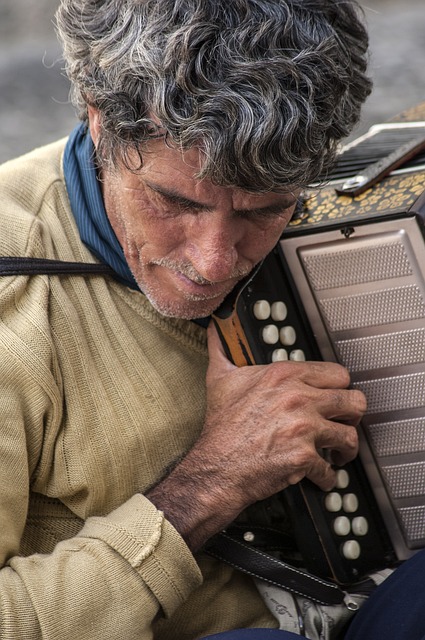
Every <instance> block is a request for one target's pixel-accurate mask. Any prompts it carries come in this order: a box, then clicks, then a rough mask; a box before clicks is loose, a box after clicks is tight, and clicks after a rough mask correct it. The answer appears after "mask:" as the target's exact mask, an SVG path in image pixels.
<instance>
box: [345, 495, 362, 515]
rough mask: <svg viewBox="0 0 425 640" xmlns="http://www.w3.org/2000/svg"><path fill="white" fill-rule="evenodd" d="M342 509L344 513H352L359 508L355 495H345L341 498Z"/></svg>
mask: <svg viewBox="0 0 425 640" xmlns="http://www.w3.org/2000/svg"><path fill="white" fill-rule="evenodd" d="M342 508H343V509H344V511H345V512H346V513H354V512H355V511H357V509H358V508H359V499H358V498H357V496H356V494H355V493H346V494H345V496H344V497H343V498H342Z"/></svg>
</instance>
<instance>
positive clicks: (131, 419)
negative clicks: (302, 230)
mask: <svg viewBox="0 0 425 640" xmlns="http://www.w3.org/2000/svg"><path fill="white" fill-rule="evenodd" d="M57 23H58V30H59V34H60V38H61V40H62V43H63V48H64V56H65V60H66V65H67V72H68V74H69V77H70V79H71V82H72V85H73V95H74V100H75V104H76V105H77V107H78V109H79V115H80V117H81V119H82V125H81V126H80V127H78V128H77V129H76V130H75V131H74V132H73V133H72V135H71V137H70V138H69V140H67V141H61V142H59V143H57V144H53V145H50V146H48V147H46V148H44V149H41V150H37V151H35V152H33V153H32V154H29V155H27V156H25V157H24V158H21V159H18V160H17V161H13V162H11V163H7V164H6V165H4V167H3V168H2V169H1V170H0V184H1V187H0V189H1V201H2V212H1V217H0V227H1V228H0V250H1V255H12V256H29V257H37V258H55V259H60V260H67V261H77V262H96V261H99V262H101V263H105V264H107V265H109V266H111V267H112V269H113V271H114V274H115V276H114V277H113V278H111V277H107V276H92V277H87V278H82V277H79V276H74V277H64V278H61V277H58V276H50V277H47V276H37V277H27V276H23V275H20V276H16V277H8V278H2V279H1V281H0V310H1V312H0V317H1V325H0V350H1V357H0V370H1V376H0V385H1V398H2V401H1V425H2V426H1V429H2V438H1V445H0V448H1V449H0V450H1V460H2V464H1V466H0V480H1V483H0V486H1V499H0V509H1V511H0V521H1V523H2V527H1V530H0V553H1V566H2V569H1V570H0V594H1V598H0V602H1V606H0V629H1V637H2V638H25V639H30V638H61V640H66V639H68V638H90V639H97V638H102V639H104V638H115V637H123V638H126V640H129V639H130V638H138V639H141V638H152V637H154V638H158V639H161V640H165V639H166V638H187V639H195V638H200V637H202V636H206V635H208V634H212V633H217V632H220V631H225V630H228V629H236V628H244V627H265V628H270V629H273V628H276V627H277V626H278V623H277V621H276V620H275V619H274V618H273V616H272V615H271V613H270V612H269V610H268V609H267V607H266V605H265V604H264V603H263V601H262V599H261V598H260V596H259V594H258V592H257V590H256V587H255V585H254V583H253V582H252V580H251V579H250V578H249V577H248V576H245V575H242V574H240V573H239V572H237V571H235V570H233V569H232V568H231V567H226V566H224V565H222V564H221V563H219V562H218V561H216V560H213V559H212V558H209V557H207V556H206V555H205V554H204V553H202V547H203V545H204V544H205V542H206V541H207V540H208V539H210V538H211V537H212V536H213V535H214V534H216V533H217V532H219V531H221V530H222V529H223V528H225V527H226V526H227V525H229V524H230V523H231V522H232V521H233V520H234V519H235V518H236V517H237V516H238V515H239V514H240V513H241V512H242V511H243V510H244V509H245V508H246V507H247V506H249V505H251V504H253V503H255V502H256V501H258V500H261V499H263V498H267V497H268V496H271V495H273V494H274V493H276V492H278V491H280V490H282V489H284V488H285V487H287V486H288V485H290V484H294V483H296V482H298V481H299V480H301V479H302V478H304V477H307V478H309V479H310V480H312V481H313V482H315V483H316V484H317V485H318V486H319V487H321V488H322V489H324V490H326V489H330V488H331V487H332V486H333V483H334V480H335V472H334V470H333V469H332V468H331V466H330V464H329V462H328V461H325V459H324V458H323V457H321V456H320V455H319V453H318V450H319V449H329V450H330V451H332V452H333V453H332V455H333V456H334V461H335V462H336V463H338V464H342V463H345V462H347V461H349V460H351V459H353V458H354V457H355V455H356V452H357V435H356V429H355V426H356V425H357V423H358V421H359V420H360V418H361V415H362V413H363V411H364V409H365V401H364V397H363V395H362V394H361V393H360V392H357V391H354V390H348V389H347V387H348V384H349V377H348V374H347V372H346V371H345V370H344V369H343V368H342V367H340V366H339V365H336V364H330V363H301V362H281V363H275V364H273V365H269V366H265V367H263V366H254V367H248V368H244V369H237V368H236V367H234V366H233V365H232V364H231V363H230V362H229V361H228V360H227V359H226V357H225V355H224V352H223V349H222V347H221V345H220V342H219V339H218V337H217V335H216V333H215V332H214V329H213V328H212V327H209V328H208V334H207V332H206V326H207V325H208V317H209V316H210V314H211V313H212V312H213V311H214V310H215V309H216V308H217V307H218V306H219V305H220V303H221V302H222V300H223V299H224V298H225V296H226V295H227V294H228V293H229V292H230V291H231V290H232V289H233V287H234V286H235V285H236V284H237V282H238V281H239V280H240V279H241V278H243V277H244V276H245V275H247V274H248V273H249V272H250V271H251V270H252V269H253V268H254V266H255V265H256V264H257V263H258V262H259V261H261V259H262V258H263V257H264V256H265V255H266V254H267V253H268V252H269V251H270V250H271V249H272V248H273V246H274V245H275V243H276V242H277V240H278V238H279V236H280V234H281V233H282V231H283V229H284V227H285V226H286V224H287V223H288V221H289V219H290V217H291V215H292V213H293V211H294V208H295V205H296V201H297V198H298V197H299V193H300V190H301V189H302V188H304V187H305V186H306V185H308V184H309V183H310V182H311V181H313V180H315V179H317V177H318V176H319V175H321V174H323V173H324V172H325V171H326V169H327V167H328V166H329V164H330V162H331V161H332V157H333V155H334V152H335V148H336V144H337V143H338V141H339V140H340V139H341V138H343V137H344V136H346V135H347V134H348V133H349V131H350V129H351V128H352V126H353V125H354V124H355V123H356V121H357V120H358V116H359V110H360V106H361V104H362V103H363V101H364V100H365V98H366V96H367V95H368V93H369V91H370V83H369V80H368V79H367V77H366V75H365V69H366V62H365V58H366V51H367V37H366V33H365V31H364V29H363V27H362V25H361V22H360V21H359V18H358V16H357V11H356V6H355V5H354V3H352V2H343V3H341V2H340V1H339V0H196V1H195V0H62V2H61V4H60V7H59V10H58V14H57ZM207 341H208V354H207V350H206V345H207Z"/></svg>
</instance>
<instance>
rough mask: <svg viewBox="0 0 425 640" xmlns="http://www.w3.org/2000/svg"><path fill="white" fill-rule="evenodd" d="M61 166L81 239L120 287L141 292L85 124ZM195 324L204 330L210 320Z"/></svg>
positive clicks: (72, 139)
mask: <svg viewBox="0 0 425 640" xmlns="http://www.w3.org/2000/svg"><path fill="white" fill-rule="evenodd" d="M63 164H64V175H65V184H66V188H67V190H68V196H69V200H70V203H71V209H72V213H73V215H74V218H75V221H76V223H77V226H78V230H79V232H80V237H81V240H82V241H83V242H84V244H85V245H86V246H87V247H88V248H89V249H90V251H91V252H92V253H93V254H94V255H95V256H96V257H97V258H98V259H99V260H100V261H101V262H103V263H105V264H107V265H109V266H110V267H112V269H113V270H114V271H115V273H116V274H117V279H118V280H119V281H120V282H121V283H122V284H124V285H126V286H127V287H130V288H131V289H135V290H136V291H141V289H140V287H139V286H138V284H137V282H136V280H135V279H134V277H133V274H132V273H131V271H130V269H129V266H128V264H127V261H126V259H125V257H124V252H123V250H122V247H121V245H120V243H119V242H118V238H117V236H116V235H115V232H114V230H113V229H112V227H111V224H110V222H109V219H108V216H107V214H106V210H105V205H104V203H103V198H102V192H101V190H100V186H99V182H98V179H97V173H96V167H95V164H94V145H93V141H92V139H91V136H90V132H89V130H88V128H87V126H86V125H85V124H79V125H78V126H77V127H76V128H75V129H74V131H73V132H72V133H71V135H70V137H69V140H68V142H67V144H66V147H65V153H64V163H63ZM194 322H196V323H197V324H200V325H201V326H203V327H206V326H208V322H209V318H199V319H197V320H194Z"/></svg>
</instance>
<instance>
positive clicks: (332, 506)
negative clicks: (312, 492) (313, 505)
mask: <svg viewBox="0 0 425 640" xmlns="http://www.w3.org/2000/svg"><path fill="white" fill-rule="evenodd" d="M325 507H326V509H327V510H328V511H331V512H332V513H336V512H337V511H341V508H342V498H341V496H340V495H339V493H336V491H331V493H328V494H327V495H326V497H325Z"/></svg>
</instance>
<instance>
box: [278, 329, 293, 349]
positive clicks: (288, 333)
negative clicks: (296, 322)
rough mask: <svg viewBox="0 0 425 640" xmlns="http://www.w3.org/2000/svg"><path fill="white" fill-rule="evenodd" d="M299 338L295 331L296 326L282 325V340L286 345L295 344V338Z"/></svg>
mask: <svg viewBox="0 0 425 640" xmlns="http://www.w3.org/2000/svg"><path fill="white" fill-rule="evenodd" d="M296 339H297V334H296V333H295V329H294V327H289V326H288V327H282V328H281V330H280V341H281V343H282V344H284V345H292V344H295V340H296Z"/></svg>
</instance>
